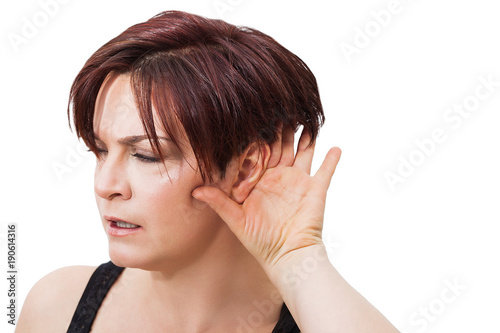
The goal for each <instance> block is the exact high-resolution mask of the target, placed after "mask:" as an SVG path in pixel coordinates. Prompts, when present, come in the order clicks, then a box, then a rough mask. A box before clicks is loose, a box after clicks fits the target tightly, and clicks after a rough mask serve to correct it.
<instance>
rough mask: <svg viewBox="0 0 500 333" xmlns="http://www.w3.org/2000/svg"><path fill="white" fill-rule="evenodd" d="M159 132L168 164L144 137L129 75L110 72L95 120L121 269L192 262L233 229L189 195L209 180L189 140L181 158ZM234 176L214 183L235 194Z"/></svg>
mask: <svg viewBox="0 0 500 333" xmlns="http://www.w3.org/2000/svg"><path fill="white" fill-rule="evenodd" d="M156 128H157V134H158V136H159V137H162V138H163V139H160V143H161V149H162V152H163V154H164V156H165V166H164V165H163V163H161V162H160V161H159V160H158V158H157V156H155V155H154V153H153V150H152V148H151V145H150V143H149V140H148V139H147V137H146V136H145V131H144V128H143V126H142V123H141V121H140V118H139V113H138V110H137V107H136V105H135V103H134V99H133V95H132V91H131V88H130V78H129V76H127V75H117V74H115V75H110V76H109V77H108V78H107V80H106V81H105V82H104V83H103V85H102V87H101V90H100V92H99V95H98V97H97V102H96V112H95V115H94V130H95V134H96V137H97V138H98V139H97V146H98V148H99V150H100V156H98V158H97V163H96V169H95V194H96V200H97V206H98V208H99V212H100V215H101V219H102V223H103V226H104V229H105V231H106V233H107V236H108V239H109V252H110V257H111V259H112V260H113V262H115V264H118V265H121V266H127V267H138V268H144V269H150V270H156V269H160V268H161V267H164V266H165V264H168V265H170V267H172V265H183V264H187V263H188V262H189V261H190V260H195V259H196V258H198V257H199V256H201V255H203V254H204V253H205V252H206V250H207V249H208V248H210V246H211V245H213V244H214V242H215V241H216V239H217V237H219V236H221V234H224V233H227V231H228V228H227V226H226V225H225V223H224V222H223V221H222V220H221V219H220V218H219V216H218V215H217V214H216V213H215V212H214V211H213V210H211V209H210V208H209V207H208V206H207V205H205V204H203V203H202V202H200V201H197V200H196V199H194V198H193V197H192V196H191V192H192V191H193V189H195V188H196V187H198V186H200V185H202V184H203V182H202V179H201V176H200V173H199V172H197V171H196V169H197V166H198V165H197V163H196V159H195V157H194V154H193V151H192V149H191V147H190V146H189V145H188V144H186V142H187V141H186V138H185V136H183V137H182V138H179V141H180V142H181V143H183V144H184V145H183V147H187V149H184V150H185V151H184V156H183V155H182V154H181V152H180V151H179V149H178V148H177V147H176V146H175V145H174V144H173V143H172V142H171V141H170V140H169V138H168V137H167V135H166V133H165V132H162V131H159V130H158V126H156ZM181 132H182V133H183V135H184V131H181ZM228 170H229V169H228ZM167 172H168V175H167ZM169 176H170V178H169ZM230 178H231V177H230V175H229V174H228V175H227V176H226V178H225V179H224V180H222V181H219V182H218V183H217V184H214V185H216V186H217V187H219V188H220V189H222V190H223V191H224V192H226V193H229V190H230V188H231V182H230V181H229V180H230ZM118 220H120V221H125V222H128V223H130V224H131V225H128V224H123V223H122V222H118ZM128 227H133V228H128ZM219 246H220V245H219Z"/></svg>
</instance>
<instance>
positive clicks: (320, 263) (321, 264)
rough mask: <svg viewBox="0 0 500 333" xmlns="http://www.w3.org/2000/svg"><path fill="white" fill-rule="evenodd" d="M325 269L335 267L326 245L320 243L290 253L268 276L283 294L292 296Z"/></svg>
mask: <svg viewBox="0 0 500 333" xmlns="http://www.w3.org/2000/svg"><path fill="white" fill-rule="evenodd" d="M325 268H326V269H332V268H333V266H332V265H331V263H330V260H329V259H328V254H327V251H326V247H325V245H324V244H323V243H318V244H315V245H310V246H307V247H304V248H301V249H297V250H294V251H293V252H290V253H288V254H287V255H286V257H284V258H281V259H280V261H279V262H277V263H276V264H275V266H274V267H273V269H272V271H271V272H270V273H268V275H269V278H270V279H271V281H272V282H273V284H274V285H275V286H276V287H277V288H278V289H279V290H280V292H281V293H282V294H290V293H293V292H294V291H296V290H297V289H299V288H300V286H301V285H303V284H304V283H305V282H307V280H308V279H310V278H311V277H312V276H314V275H316V274H321V271H323V270H324V269H325Z"/></svg>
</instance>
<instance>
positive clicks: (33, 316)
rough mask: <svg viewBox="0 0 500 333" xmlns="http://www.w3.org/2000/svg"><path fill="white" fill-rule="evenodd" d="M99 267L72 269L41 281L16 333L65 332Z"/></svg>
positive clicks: (23, 313) (30, 298)
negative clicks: (93, 274)
mask: <svg viewBox="0 0 500 333" xmlns="http://www.w3.org/2000/svg"><path fill="white" fill-rule="evenodd" d="M96 268H97V267H96V266H69V267H64V268H60V269H57V270H55V271H53V272H51V273H49V274H47V275H46V276H44V277H43V278H41V279H40V281H38V282H37V283H36V284H35V285H34V286H33V288H31V290H30V292H29V293H28V296H27V297H26V300H25V301H24V305H23V308H22V310H21V314H20V316H19V321H18V323H17V326H16V333H17V332H19V333H24V332H40V331H46V332H65V331H66V330H67V329H68V325H69V323H70V321H71V318H72V317H73V313H74V312H75V309H76V306H77V305H78V302H79V300H80V297H81V296H82V294H83V291H84V290H85V287H86V286H87V283H88V281H89V279H90V277H91V276H92V273H93V272H94V271H95V269H96Z"/></svg>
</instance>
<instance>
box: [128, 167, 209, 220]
mask: <svg viewBox="0 0 500 333" xmlns="http://www.w3.org/2000/svg"><path fill="white" fill-rule="evenodd" d="M169 176H170V178H169ZM134 183H135V186H134V189H135V190H134V194H135V196H136V200H137V203H138V204H139V205H140V206H142V208H141V210H142V211H143V212H144V215H143V216H144V217H145V218H147V219H149V220H150V221H151V220H154V221H167V222H169V223H168V224H170V225H172V223H171V222H174V221H177V222H178V223H175V224H177V225H179V226H180V225H184V224H185V223H187V222H188V221H193V219H195V218H197V217H199V216H200V215H201V214H202V213H203V212H206V209H207V208H208V205H207V204H205V203H203V202H201V201H198V200H196V199H194V198H193V197H192V196H191V192H192V191H193V190H194V189H195V188H196V187H198V186H200V185H202V180H201V177H200V178H198V177H196V174H195V173H194V171H192V170H183V169H182V168H172V169H171V170H168V174H167V172H166V171H165V170H163V171H162V174H160V173H159V172H158V174H156V175H154V176H150V177H145V176H140V175H137V177H136V179H135V180H134ZM182 222H185V223H182Z"/></svg>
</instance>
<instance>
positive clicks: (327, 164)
mask: <svg viewBox="0 0 500 333" xmlns="http://www.w3.org/2000/svg"><path fill="white" fill-rule="evenodd" d="M341 154H342V151H341V150H340V148H339V147H333V148H331V149H330V150H329V151H328V153H327V154H326V157H325V160H324V161H323V163H322V164H321V166H320V168H319V170H318V171H317V172H316V174H315V175H314V178H315V179H317V180H318V181H320V182H321V183H323V184H325V185H326V188H328V187H329V186H330V181H331V180H332V176H333V173H334V172H335V169H336V168H337V164H338V163H339V160H340V155H341Z"/></svg>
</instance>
